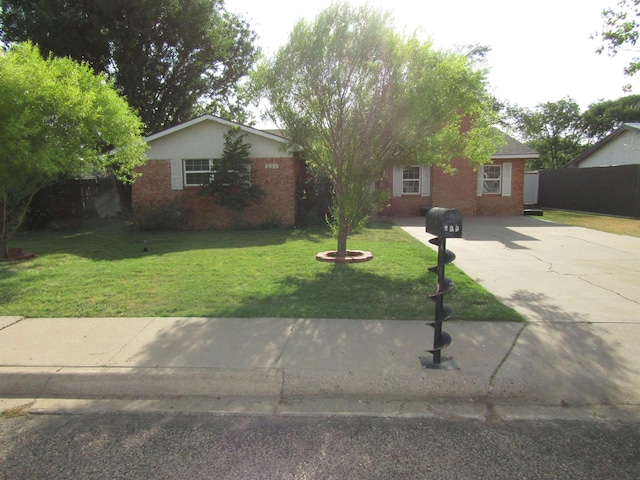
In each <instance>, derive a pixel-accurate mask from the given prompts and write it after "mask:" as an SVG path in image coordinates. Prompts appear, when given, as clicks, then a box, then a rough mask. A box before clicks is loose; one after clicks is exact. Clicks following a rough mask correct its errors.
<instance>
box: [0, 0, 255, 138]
mask: <svg viewBox="0 0 640 480" xmlns="http://www.w3.org/2000/svg"><path fill="white" fill-rule="evenodd" d="M0 7H1V9H2V10H1V12H0V21H1V22H2V40H3V41H5V42H13V41H25V40H29V41H32V42H33V43H36V44H38V45H39V46H40V48H41V51H42V52H43V55H44V56H45V57H46V56H47V55H48V54H49V53H53V54H54V55H56V56H59V57H71V58H73V59H75V60H77V61H84V62H87V63H88V64H89V65H90V66H91V67H92V68H93V69H94V70H95V71H96V72H104V73H106V74H107V75H108V76H109V77H110V78H111V79H113V80H114V83H115V85H116V86H117V88H118V90H119V91H120V92H121V93H122V94H123V95H124V96H125V97H126V98H127V100H128V101H129V103H130V104H131V105H132V106H133V107H134V108H135V109H136V110H137V111H138V113H139V114H140V116H141V118H142V120H143V122H144V124H145V127H146V133H148V134H150V133H154V132H157V131H160V130H162V129H165V128H168V127H170V126H173V125H176V124H178V123H180V122H183V121H186V120H188V119H190V118H192V117H193V116H194V115H195V114H197V113H202V112H203V111H207V112H210V113H214V114H216V115H224V116H227V117H231V118H234V119H236V120H242V119H243V118H242V114H243V108H242V107H243V105H242V102H241V100H240V99H239V98H238V95H237V87H238V84H239V82H240V80H241V79H242V78H243V77H244V76H246V75H247V74H248V72H249V70H250V69H251V67H252V66H253V64H254V62H255V60H256V58H257V53H258V52H257V49H256V47H255V46H254V41H255V34H254V33H253V32H252V31H251V30H250V28H249V26H248V25H247V23H246V22H244V21H243V20H242V19H241V18H240V17H238V16H237V15H234V14H231V13H229V12H227V11H226V10H225V9H224V5H223V2H222V0H93V1H90V2H87V1H85V0H0Z"/></svg>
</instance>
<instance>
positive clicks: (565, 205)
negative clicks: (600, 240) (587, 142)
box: [538, 123, 640, 218]
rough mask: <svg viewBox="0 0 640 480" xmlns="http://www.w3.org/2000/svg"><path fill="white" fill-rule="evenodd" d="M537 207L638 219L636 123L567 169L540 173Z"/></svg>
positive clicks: (639, 135) (639, 133) (639, 128)
mask: <svg viewBox="0 0 640 480" xmlns="http://www.w3.org/2000/svg"><path fill="white" fill-rule="evenodd" d="M538 204H539V205H540V206H543V207H551V208H559V209H564V210H576V211H580V212H590V213H601V214H605V215H620V216H623V217H634V218H640V123H625V124H624V125H622V126H621V127H619V128H617V129H616V130H614V131H613V132H611V133H610V134H609V135H607V136H606V137H604V138H603V139H602V140H600V141H599V142H598V143H596V144H595V145H594V146H593V147H591V148H589V149H588V150H586V151H585V152H584V153H583V154H582V155H580V156H578V157H577V158H576V159H575V160H573V161H572V162H570V163H568V164H567V168H562V169H557V170H541V171H540V172H539V187H538Z"/></svg>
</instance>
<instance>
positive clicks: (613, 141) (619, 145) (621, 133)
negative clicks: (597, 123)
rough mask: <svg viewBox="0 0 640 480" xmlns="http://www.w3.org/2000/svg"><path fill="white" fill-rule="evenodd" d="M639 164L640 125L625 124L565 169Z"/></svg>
mask: <svg viewBox="0 0 640 480" xmlns="http://www.w3.org/2000/svg"><path fill="white" fill-rule="evenodd" d="M637 164H640V123H625V124H623V125H622V126H621V127H619V128H617V129H616V130H614V131H613V132H611V133H610V134H609V135H607V136H606V137H604V138H603V139H602V140H600V141H599V142H598V143H596V144H595V145H594V146H593V147H591V148H589V149H588V150H587V151H585V152H584V153H583V154H582V155H580V156H579V157H577V158H576V159H575V160H573V161H571V162H569V163H568V164H567V167H577V168H590V167H613V166H618V165H637Z"/></svg>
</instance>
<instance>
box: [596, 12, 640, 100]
mask: <svg viewBox="0 0 640 480" xmlns="http://www.w3.org/2000/svg"><path fill="white" fill-rule="evenodd" d="M638 17H640V0H620V1H619V2H618V3H617V6H616V7H615V9H614V8H607V9H606V10H604V11H603V12H602V18H603V20H604V26H603V29H602V32H600V33H598V34H596V35H595V37H600V38H601V39H602V41H603V42H604V43H603V45H601V46H600V47H599V48H598V49H597V50H596V52H597V53H599V54H602V53H604V52H605V51H608V52H609V55H611V56H614V55H616V54H617V53H618V52H619V51H620V50H623V49H625V47H626V48H627V49H628V48H632V49H633V48H634V47H635V45H636V42H637V41H638V34H639V32H638V30H639V28H638V27H640V24H639V23H638ZM638 70H640V58H639V57H637V56H636V57H634V58H632V59H631V61H630V62H629V65H627V67H625V69H624V73H625V75H628V76H633V75H635V74H636V73H637V72H638ZM630 88H631V87H630V86H629V85H627V86H626V87H625V89H626V90H628V89H630Z"/></svg>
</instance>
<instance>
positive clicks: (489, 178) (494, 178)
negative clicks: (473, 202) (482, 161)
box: [482, 165, 502, 195]
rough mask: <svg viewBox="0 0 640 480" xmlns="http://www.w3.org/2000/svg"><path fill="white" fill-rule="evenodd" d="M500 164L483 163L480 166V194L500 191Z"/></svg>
mask: <svg viewBox="0 0 640 480" xmlns="http://www.w3.org/2000/svg"><path fill="white" fill-rule="evenodd" d="M501 179H502V165H485V166H483V167H482V194H483V195H484V194H487V193H495V194H500V193H501V192H502V189H501V186H500V182H501Z"/></svg>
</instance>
